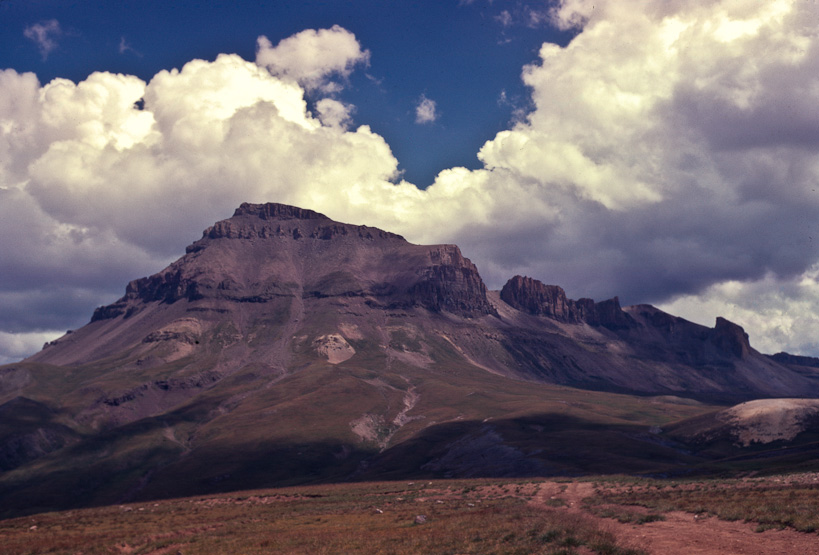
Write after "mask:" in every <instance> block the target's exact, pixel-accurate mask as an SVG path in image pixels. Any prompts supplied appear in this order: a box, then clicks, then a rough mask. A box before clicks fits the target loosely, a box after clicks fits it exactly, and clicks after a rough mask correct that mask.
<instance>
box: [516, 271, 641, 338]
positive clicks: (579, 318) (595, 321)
mask: <svg viewBox="0 0 819 555" xmlns="http://www.w3.org/2000/svg"><path fill="white" fill-rule="evenodd" d="M500 296H501V299H502V300H503V301H504V302H505V303H506V304H508V305H509V306H512V307H514V308H517V309H518V310H522V311H523V312H527V313H529V314H533V315H535V316H546V317H548V318H552V319H554V320H557V321H559V322H568V323H573V324H579V323H586V324H589V325H591V326H604V327H607V328H610V329H621V328H628V327H632V326H633V325H634V321H633V320H632V319H631V317H630V316H629V315H628V314H626V313H625V312H623V310H622V308H621V307H620V300H619V299H618V298H617V297H614V298H613V299H609V300H606V301H602V302H599V303H596V302H594V301H593V300H592V299H585V298H584V299H578V300H576V301H575V300H572V299H568V298H566V292H565V291H564V290H563V289H562V288H561V287H558V286H557V285H545V284H543V283H542V282H540V281H538V280H536V279H532V278H530V277H524V276H515V277H513V278H512V279H510V280H509V281H507V282H506V285H504V286H503V289H501V293H500Z"/></svg>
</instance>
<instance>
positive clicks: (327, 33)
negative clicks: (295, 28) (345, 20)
mask: <svg viewBox="0 0 819 555" xmlns="http://www.w3.org/2000/svg"><path fill="white" fill-rule="evenodd" d="M369 60H370V52H369V51H368V50H362V49H361V45H360V44H359V42H358V41H357V40H356V38H355V35H354V34H353V33H351V32H349V31H347V30H346V29H343V28H342V27H339V26H338V25H334V26H333V27H331V28H330V29H319V30H314V29H307V30H305V31H302V32H300V33H297V34H295V35H293V36H292V37H288V38H286V39H284V40H282V41H281V42H279V43H278V44H277V45H276V46H275V47H274V46H273V44H272V43H271V42H270V40H269V39H268V38H267V37H265V36H261V37H259V39H258V41H257V47H256V63H257V64H258V65H260V66H263V67H266V68H268V69H269V70H270V71H271V73H273V74H274V75H277V76H280V77H285V78H289V79H293V80H295V81H297V82H298V83H300V84H301V85H302V86H303V87H305V88H306V89H307V90H308V91H314V90H318V91H321V92H323V93H332V92H337V91H338V90H340V89H341V87H342V84H340V83H339V82H338V81H333V80H332V78H334V77H340V78H342V79H346V78H347V77H349V75H350V73H351V72H352V71H353V69H354V68H355V66H357V65H367V64H369Z"/></svg>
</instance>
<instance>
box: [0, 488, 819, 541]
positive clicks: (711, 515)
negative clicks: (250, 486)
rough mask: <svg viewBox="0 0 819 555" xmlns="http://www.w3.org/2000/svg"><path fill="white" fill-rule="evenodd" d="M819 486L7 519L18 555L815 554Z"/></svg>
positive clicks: (335, 497)
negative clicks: (347, 554)
mask: <svg viewBox="0 0 819 555" xmlns="http://www.w3.org/2000/svg"><path fill="white" fill-rule="evenodd" d="M817 488H819V476H816V475H813V474H805V475H796V476H790V477H779V478H749V479H737V480H710V481H698V482H695V481H685V482H684V481H673V482H672V481H659V480H645V479H633V478H606V479H597V480H593V479H584V480H582V481H580V480H578V481H569V480H564V481H553V480H552V481H544V480H526V481H523V480H459V481H432V482H429V481H417V482H407V481H404V482H380V483H359V484H337V485H320V486H304V487H297V488H286V489H275V490H257V491H246V492H238V493H237V492H234V493H231V494H220V495H213V496H204V497H190V498H180V499H167V500H160V501H153V502H144V503H138V504H128V505H113V506H105V507H97V508H88V509H79V510H73V511H64V512H53V513H41V514H36V515H31V516H26V517H20V518H15V519H8V520H4V521H0V546H2V553H4V554H7V555H17V554H32V555H33V554H40V553H60V554H111V553H115V554H116V553H124V554H139V555H160V554H168V555H176V554H180V553H181V554H185V555H195V554H214V555H215V554H226V553H242V554H262V553H294V554H298V553H304V554H308V553H309V554H322V553H324V554H336V553H362V554H364V553H366V554H379V553H383V554H389V553H392V554H404V553H419V554H420V553H425V554H428V553H435V554H446V553H449V554H464V553H472V554H484V553H487V554H489V553H494V554H521V555H523V554H552V555H558V554H560V555H570V554H576V555H589V554H595V553H596V554H601V555H644V554H649V553H663V554H668V555H670V554H675V553H679V554H683V553H700V554H712V553H713V554H716V553H724V552H727V551H725V549H730V552H731V553H736V554H765V553H783V552H788V553H806V554H810V553H819V536H817V534H816V530H817V528H819V519H817V516H816V515H817V514H819V495H817ZM717 517H718V518H717ZM720 519H724V520H720ZM726 520H727V521H726ZM745 521H747V522H745ZM783 549H784V550H785V551H782V550H783Z"/></svg>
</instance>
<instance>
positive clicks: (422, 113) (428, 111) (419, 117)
mask: <svg viewBox="0 0 819 555" xmlns="http://www.w3.org/2000/svg"><path fill="white" fill-rule="evenodd" d="M437 108H438V105H437V104H436V102H435V101H434V100H430V99H429V98H427V97H426V95H423V94H422V95H421V98H419V99H418V104H416V105H415V123H419V124H425V123H432V122H434V121H435V120H437V119H438V111H437Z"/></svg>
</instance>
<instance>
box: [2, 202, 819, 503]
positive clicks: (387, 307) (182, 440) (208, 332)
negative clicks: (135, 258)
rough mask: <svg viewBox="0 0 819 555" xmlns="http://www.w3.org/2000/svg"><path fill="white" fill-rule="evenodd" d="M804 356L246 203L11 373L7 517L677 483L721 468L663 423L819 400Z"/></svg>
mask: <svg viewBox="0 0 819 555" xmlns="http://www.w3.org/2000/svg"><path fill="white" fill-rule="evenodd" d="M803 358H805V357H796V358H787V357H786V356H784V355H776V356H774V357H768V356H765V355H762V354H760V353H758V352H757V351H756V350H754V349H753V348H752V347H751V345H750V343H749V339H748V336H747V335H746V334H745V333H744V331H743V330H742V328H741V327H739V326H737V325H736V324H733V323H731V322H728V321H727V320H724V319H722V318H718V319H717V321H716V325H715V327H714V328H708V327H704V326H700V325H697V324H694V323H691V322H688V321H686V320H683V319H681V318H677V317H675V316H672V315H669V314H666V313H664V312H662V311H660V310H658V309H656V308H654V307H651V306H649V305H637V306H631V307H621V306H620V303H619V300H618V299H617V298H616V297H615V298H614V299H610V300H605V301H602V302H595V301H593V300H591V299H579V300H571V299H568V298H567V297H566V294H565V292H564V291H563V289H561V288H560V287H558V286H554V285H545V284H543V283H541V282H539V281H537V280H534V279H531V278H527V277H522V276H516V277H513V278H512V279H510V280H509V282H508V283H507V284H506V285H505V286H504V287H503V289H502V290H501V291H499V292H498V291H488V290H487V288H486V286H485V285H484V283H483V281H482V280H481V278H480V275H479V273H478V270H477V268H476V267H475V265H474V264H472V263H471V262H470V261H469V260H468V259H467V258H465V257H464V256H463V255H462V254H461V252H460V250H459V249H458V247H456V246H454V245H435V246H420V245H413V244H411V243H409V242H407V241H406V240H404V239H403V238H402V237H400V236H399V235H395V234H392V233H389V232H386V231H382V230H379V229H375V228H371V227H366V226H359V225H350V224H344V223H339V222H335V221H332V220H330V219H329V218H327V217H326V216H323V215H321V214H318V213H316V212H313V211H311V210H305V209H301V208H297V207H292V206H285V205H280V204H243V205H242V206H240V207H239V208H238V209H237V210H236V212H235V213H234V215H233V217H231V218H229V219H227V220H223V221H220V222H217V223H216V224H215V225H213V226H212V227H210V228H208V229H207V230H205V232H204V233H203V236H202V238H201V239H199V240H198V241H196V242H194V243H193V244H192V245H190V246H189V247H188V248H187V252H186V254H185V255H184V256H183V257H182V258H180V259H179V260H177V261H176V262H174V263H173V264H171V265H170V266H168V267H167V268H165V269H164V270H162V271H161V272H159V273H157V274H155V275H153V276H150V277H145V278H141V279H137V280H134V281H132V282H131V283H129V284H128V286H127V287H126V290H125V295H124V296H123V297H122V298H120V299H119V300H118V301H116V302H115V303H113V304H111V305H108V306H104V307H100V308H98V309H97V310H96V311H95V312H94V314H93V316H92V318H91V321H90V323H89V324H88V325H86V326H84V327H82V328H80V329H78V330H75V331H73V332H69V333H67V334H66V335H65V336H63V337H61V338H60V339H58V340H56V341H53V342H51V343H49V344H47V345H46V346H45V347H44V348H43V350H42V351H41V352H40V353H37V354H35V355H34V356H32V357H30V358H28V359H26V360H25V361H23V362H20V363H17V364H12V365H6V366H3V367H0V416H2V419H0V470H2V471H3V474H2V475H0V506H4V507H8V510H9V511H12V512H13V511H34V510H43V509H47V508H53V507H65V506H72V505H75V504H90V503H113V502H121V501H125V500H132V499H149V498H156V497H163V496H170V495H188V494H193V493H201V492H209V491H221V490H232V489H241V488H249V487H262V486H270V485H283V484H293V483H305V482H310V481H328V480H347V479H388V478H405V477H410V476H425V477H426V476H428V477H435V476H511V475H526V476H529V475H532V476H534V475H556V474H557V475H575V474H583V473H590V472H591V473H604V472H648V471H653V472H672V471H675V469H677V470H679V469H680V468H683V467H690V466H691V465H696V464H699V463H700V462H702V461H703V460H704V459H703V457H705V458H707V457H708V456H710V455H708V454H707V453H706V454H705V455H697V454H692V453H693V451H690V450H686V447H685V446H686V441H688V440H687V439H686V437H689V436H683V435H679V436H675V437H674V438H672V437H670V436H668V437H666V436H665V435H663V434H662V433H661V432H660V431H659V430H660V427H662V426H665V425H667V424H670V423H673V422H675V421H681V422H682V421H686V419H689V418H696V417H698V416H700V415H702V414H706V413H710V412H713V411H718V410H722V409H723V408H724V407H723V405H725V404H728V403H736V402H742V401H749V400H753V399H760V398H778V397H819V369H817V368H816V367H815V366H811V365H810V364H808V362H809V360H808V359H806V358H805V360H803ZM806 361H808V362H806ZM690 437H693V436H690ZM590 445H594V446H595V448H594V449H590V448H589V446H590Z"/></svg>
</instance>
